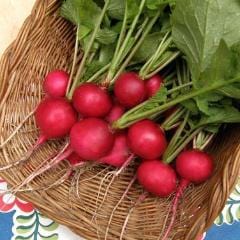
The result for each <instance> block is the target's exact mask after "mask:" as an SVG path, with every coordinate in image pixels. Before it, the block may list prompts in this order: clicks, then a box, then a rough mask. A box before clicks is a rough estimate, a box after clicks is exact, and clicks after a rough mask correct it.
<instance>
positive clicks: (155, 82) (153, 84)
mask: <svg viewBox="0 0 240 240" xmlns="http://www.w3.org/2000/svg"><path fill="white" fill-rule="evenodd" d="M162 84H163V79H162V78H161V76H160V75H158V74H156V75H154V76H152V77H151V78H149V79H148V80H146V82H145V88H146V93H147V98H150V97H152V96H154V95H155V94H156V93H157V92H158V90H159V89H160V87H161V85H162Z"/></svg>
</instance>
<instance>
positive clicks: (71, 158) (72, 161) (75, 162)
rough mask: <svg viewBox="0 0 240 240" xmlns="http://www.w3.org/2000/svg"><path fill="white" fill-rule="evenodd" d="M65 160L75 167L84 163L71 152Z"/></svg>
mask: <svg viewBox="0 0 240 240" xmlns="http://www.w3.org/2000/svg"><path fill="white" fill-rule="evenodd" d="M67 160H68V161H69V163H70V164H71V165H72V166H77V165H78V164H79V163H82V162H83V161H84V160H83V159H82V158H80V157H79V156H78V154H77V153H75V152H73V153H72V154H71V155H70V156H69V157H67Z"/></svg>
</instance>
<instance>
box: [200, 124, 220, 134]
mask: <svg viewBox="0 0 240 240" xmlns="http://www.w3.org/2000/svg"><path fill="white" fill-rule="evenodd" d="M220 126H221V124H211V125H209V126H206V127H204V130H205V131H207V132H210V133H218V131H219V128H220Z"/></svg>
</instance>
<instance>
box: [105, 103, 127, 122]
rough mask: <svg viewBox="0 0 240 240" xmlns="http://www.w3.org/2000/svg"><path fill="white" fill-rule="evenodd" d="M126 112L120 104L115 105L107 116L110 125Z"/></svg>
mask: <svg viewBox="0 0 240 240" xmlns="http://www.w3.org/2000/svg"><path fill="white" fill-rule="evenodd" d="M124 112H125V108H124V107H123V106H122V105H121V104H119V103H115V104H114V105H113V107H112V109H111V111H110V112H109V113H108V115H107V116H106V120H107V121H108V122H109V123H113V122H114V121H117V120H118V119H119V118H120V117H121V116H122V115H123V114H124Z"/></svg>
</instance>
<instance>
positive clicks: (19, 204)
mask: <svg viewBox="0 0 240 240" xmlns="http://www.w3.org/2000/svg"><path fill="white" fill-rule="evenodd" d="M6 189H7V183H6V182H4V181H3V180H2V179H0V191H1V192H0V212H10V211H12V210H14V209H16V208H18V209H20V210H22V211H23V212H32V211H33V209H34V207H33V205H32V204H31V203H27V202H24V201H22V200H20V199H18V198H17V197H15V196H14V195H12V194H11V193H4V191H5V190H6Z"/></svg>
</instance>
